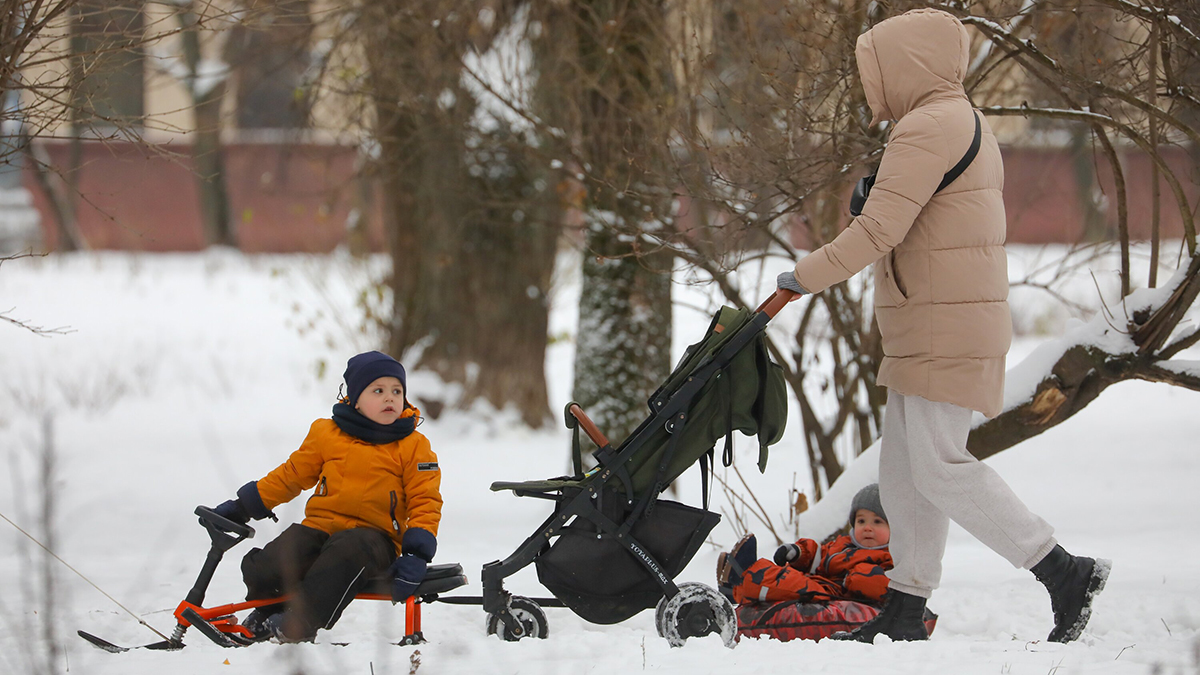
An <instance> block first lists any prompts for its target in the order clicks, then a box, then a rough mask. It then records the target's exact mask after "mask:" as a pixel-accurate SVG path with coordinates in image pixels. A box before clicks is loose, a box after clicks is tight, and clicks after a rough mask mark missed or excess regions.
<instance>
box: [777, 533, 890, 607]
mask: <svg viewBox="0 0 1200 675" xmlns="http://www.w3.org/2000/svg"><path fill="white" fill-rule="evenodd" d="M796 546H799V547H800V557H799V558H796V559H795V560H793V561H791V562H789V563H788V565H789V566H791V567H793V568H795V569H797V570H800V571H801V572H805V573H808V574H815V575H817V576H821V577H825V578H826V579H829V580H832V581H835V582H840V583H841V586H842V588H843V589H845V594H844V595H842V596H841V597H844V598H850V599H865V600H873V601H876V602H878V601H879V600H882V599H883V596H884V594H885V593H887V586H888V578H887V576H885V575H884V572H886V571H887V570H890V569H892V554H891V553H888V550H887V549H886V548H880V549H866V548H859V547H858V546H856V545H855V544H854V541H853V540H851V539H850V535H848V534H843V535H841V536H839V537H836V538H835V539H834V540H833V541H830V542H828V543H826V544H825V545H821V544H818V543H817V542H816V541H814V540H812V539H801V540H800V541H797V542H796Z"/></svg>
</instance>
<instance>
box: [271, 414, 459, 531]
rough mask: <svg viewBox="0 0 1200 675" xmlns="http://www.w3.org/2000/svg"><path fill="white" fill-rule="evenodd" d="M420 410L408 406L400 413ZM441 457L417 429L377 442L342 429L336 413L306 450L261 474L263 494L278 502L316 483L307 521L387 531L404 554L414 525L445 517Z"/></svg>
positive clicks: (428, 525) (329, 527)
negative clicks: (408, 532)
mask: <svg viewBox="0 0 1200 675" xmlns="http://www.w3.org/2000/svg"><path fill="white" fill-rule="evenodd" d="M419 414H420V413H419V411H417V409H416V408H413V407H411V406H410V407H409V408H408V409H406V410H405V411H404V413H403V414H402V415H401V417H409V416H413V415H419ZM437 461H438V460H437V455H435V454H433V450H432V449H430V447H429V440H428V439H426V438H425V436H423V435H422V434H420V433H419V432H416V431H414V432H412V433H411V434H410V435H408V436H407V437H405V438H403V439H401V440H399V441H396V442H394V443H387V444H385V445H375V444H372V443H368V442H366V441H363V440H360V439H358V438H355V437H354V436H351V435H350V434H347V433H346V432H344V431H342V430H341V429H340V428H339V427H338V425H337V423H336V422H334V421H333V420H332V419H328V418H325V419H319V420H317V421H315V422H313V423H312V427H311V428H310V429H309V431H308V437H307V438H305V439H304V442H303V443H301V444H300V449H299V450H296V451H295V452H293V453H292V455H291V457H288V459H287V461H286V462H284V463H283V464H280V465H279V466H278V467H276V468H275V470H274V471H272V472H271V473H269V474H267V475H266V476H265V477H263V478H262V479H261V480H259V481H258V494H259V496H260V497H262V501H263V505H264V506H266V508H267V509H274V508H275V507H276V506H278V505H279V504H283V503H284V502H288V501H291V500H292V499H294V498H295V497H296V496H297V495H299V494H300V493H301V492H303V491H304V490H307V489H309V488H311V487H313V486H316V490H315V491H314V492H313V496H312V497H310V498H309V500H308V504H307V505H306V506H305V508H304V516H305V518H304V522H303V524H304V525H306V526H308V527H311V528H315V529H318V530H321V531H322V532H326V533H328V534H333V533H335V532H340V531H342V530H348V529H350V528H354V527H372V528H375V529H377V530H383V531H384V532H387V533H388V535H389V536H391V538H392V541H393V542H395V544H396V553H397V554H400V553H402V552H403V551H402V550H401V546H400V542H401V541H402V540H403V538H404V532H405V531H406V530H407V529H408V528H410V527H419V528H422V529H424V530H427V531H428V532H429V533H430V534H432V535H434V536H437V532H438V523H439V522H440V521H441V519H442V495H441V492H440V487H441V482H442V474H441V471H440V470H439V469H438V464H437Z"/></svg>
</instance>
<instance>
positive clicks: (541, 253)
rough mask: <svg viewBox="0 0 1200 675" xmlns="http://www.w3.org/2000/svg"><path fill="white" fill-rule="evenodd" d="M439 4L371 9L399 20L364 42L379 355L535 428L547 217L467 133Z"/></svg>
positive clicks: (541, 379)
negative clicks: (383, 244) (386, 278)
mask: <svg viewBox="0 0 1200 675" xmlns="http://www.w3.org/2000/svg"><path fill="white" fill-rule="evenodd" d="M448 7H450V5H446V6H445V7H441V6H439V5H438V3H432V4H431V5H430V6H421V7H413V6H410V5H405V6H404V7H393V6H392V3H388V2H378V3H375V4H373V5H372V6H371V9H372V10H373V11H378V12H381V14H379V20H378V23H379V25H385V26H386V25H388V21H389V20H393V19H395V20H397V21H398V20H400V19H403V24H402V25H400V24H396V23H395V22H394V21H393V23H392V24H391V25H390V26H388V29H387V30H382V31H373V32H370V33H369V34H368V39H369V40H372V42H370V43H369V44H370V49H369V59H370V72H371V86H372V89H373V99H374V102H375V108H376V118H377V123H376V131H377V136H378V140H379V142H380V149H381V156H380V160H379V165H380V169H381V172H382V175H383V184H384V186H385V190H386V194H385V208H386V210H387V212H388V213H387V214H386V221H385V224H386V226H387V228H388V231H389V249H390V251H391V254H392V265H393V273H392V277H391V280H390V285H391V288H392V292H393V318H392V324H391V325H390V326H389V328H390V337H389V341H388V346H389V350H390V351H391V352H392V354H393V355H396V356H397V357H401V356H403V355H405V354H409V353H413V352H416V353H419V357H418V360H417V362H416V364H415V365H416V366H417V367H418V368H423V369H427V370H431V371H433V372H435V373H437V374H438V375H439V376H440V377H441V378H442V379H444V380H445V381H447V382H454V383H459V384H462V385H463V389H462V395H461V396H460V398H459V400H457V401H454V402H452V403H453V405H455V406H457V407H459V408H466V407H469V406H470V405H471V404H472V403H473V402H474V401H476V400H477V399H480V398H483V399H485V400H487V401H488V402H489V403H491V404H492V405H493V406H495V407H496V408H504V407H505V406H507V405H513V406H514V407H515V408H516V409H517V411H518V413H519V414H520V416H521V419H522V420H523V421H524V422H525V423H526V424H528V425H530V426H534V427H537V426H541V425H542V424H544V423H545V422H546V421H548V420H549V418H550V416H549V404H548V397H547V393H546V377H545V350H546V339H547V336H546V327H547V324H548V322H549V307H548V304H547V302H546V298H547V294H548V292H549V286H550V276H551V272H552V271H553V267H554V257H555V242H556V241H557V233H558V229H559V228H558V226H557V218H554V217H549V212H548V211H547V210H546V209H545V208H544V199H545V195H544V194H543V192H542V191H540V190H536V189H533V187H532V185H533V182H534V178H535V176H533V174H531V173H530V171H529V170H528V168H527V167H524V165H523V164H522V162H523V161H524V160H523V158H522V157H520V156H519V150H514V148H513V147H511V145H506V143H507V141H506V140H505V139H504V138H502V136H503V135H502V134H501V135H499V136H497V135H493V134H486V133H480V132H478V131H475V130H473V129H472V128H471V120H472V117H473V115H474V113H475V101H474V100H473V99H472V97H471V94H470V92H469V91H467V90H466V89H464V88H463V87H462V85H461V79H462V78H461V59H462V55H463V53H464V51H465V50H466V49H467V47H468V45H469V44H470V41H469V35H468V33H469V31H465V32H462V33H460V32H458V31H459V30H460V29H465V28H467V26H465V25H462V22H457V23H451V22H449V21H446V22H439V21H435V19H437V18H439V17H443V16H444V15H445V14H446V12H443V11H441V10H445V9H447V8H448ZM392 10H396V11H392ZM425 14H429V15H428V16H425ZM468 14H469V15H471V16H473V14H470V13H468ZM430 26H439V28H438V30H436V31H435V30H432V29H430ZM473 133H474V134H475V136H474V138H473V139H472V140H473V141H475V142H477V147H476V148H475V149H474V151H472V150H471V148H469V147H468V143H467V139H468V136H469V135H471V134H473ZM468 160H470V162H471V166H469V165H468ZM480 162H483V164H480ZM484 164H486V166H484ZM475 166H479V167H480V169H479V170H478V171H472V168H474V167H475ZM523 167H524V168H523ZM490 169H496V170H495V171H490ZM476 174H478V175H476Z"/></svg>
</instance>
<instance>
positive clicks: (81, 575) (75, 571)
mask: <svg viewBox="0 0 1200 675" xmlns="http://www.w3.org/2000/svg"><path fill="white" fill-rule="evenodd" d="M0 518H3V519H4V520H6V521H8V524H9V525H12V526H13V527H15V528H17V532H20V533H21V534H23V535H25V536H26V537H28V538H29V541H32V542H33V543H35V544H37V545H38V546H40V547H41V548H42V550H43V551H45V552H46V553H49V554H50V555H52V556H54V559H55V560H57V561H58V562H60V563H62V564H63V565H65V566H66V568H67V569H69V570H71V571H72V572H74V573H75V574H77V575H79V578H80V579H83V580H84V581H86V582H88V583H89V584H91V586H92V588H94V589H96V590H98V591H100V594H101V595H103V596H104V597H106V598H108V599H109V600H112V601H113V603H114V604H116V606H117V607H120V608H121V609H123V610H125V612H126V613H127V614H129V616H132V617H133V618H134V619H135V620H136V621H137V622H138V623H140V624H142V625H143V626H145V627H146V628H149V629H150V630H152V631H154V634H155V635H157V636H159V637H160V638H162V639H164V640H168V641H169V640H170V638H168V637H167V636H166V635H163V634H162V633H160V632H158V629H157V628H155V627H154V626H151V625H150V624H148V623H146V622H145V621H143V620H142V617H140V616H138V615H137V614H134V613H133V611H132V610H130V609H129V608H128V607H126V606H125V605H122V604H121V603H120V602H119V601H117V599H116V598H114V597H113V596H111V595H109V594H108V593H107V592H105V590H104V589H103V588H100V587H99V586H97V585H96V584H95V582H93V581H92V580H91V579H89V578H87V577H85V576H83V572H80V571H79V570H77V569H75V568H74V567H71V565H70V564H69V563H67V561H66V560H63V559H62V558H60V557H58V554H57V553H55V552H54V551H51V550H50V549H48V548H46V545H45V544H43V543H42V542H40V541H38V540H37V538H35V537H34V536H33V535H32V534H29V533H28V532H26V531H25V530H23V529H21V526H20V525H17V524H16V523H14V522H13V521H11V520H9V519H8V516H6V515H4V514H3V513H0Z"/></svg>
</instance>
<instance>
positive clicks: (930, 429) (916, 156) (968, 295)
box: [780, 9, 1109, 642]
mask: <svg viewBox="0 0 1200 675" xmlns="http://www.w3.org/2000/svg"><path fill="white" fill-rule="evenodd" d="M969 46H970V39H969V37H968V35H967V32H966V29H965V28H964V27H963V25H962V23H961V22H959V21H958V19H956V18H954V16H952V15H950V14H948V13H946V12H942V11H939V10H930V9H921V10H914V11H911V12H908V13H905V14H903V15H901V16H898V17H894V18H891V19H888V20H886V21H884V22H882V23H880V24H878V25H877V26H875V27H874V28H872V29H871V30H869V31H868V32H866V33H864V34H863V35H862V36H860V37H859V39H858V45H857V50H856V54H855V56H856V58H857V60H858V69H859V76H860V78H861V80H862V83H863V88H864V89H865V90H866V97H867V103H868V105H869V106H870V107H871V111H872V113H873V114H874V119H873V120H872V122H871V123H872V124H876V123H878V122H880V121H883V120H896V124H895V126H894V127H893V128H892V131H891V137H890V138H889V140H888V145H887V148H886V150H885V152H884V154H883V158H882V160H881V162H880V164H879V171H878V175H877V177H876V180H875V184H874V186H873V187H872V188H871V192H870V198H869V199H868V200H867V202H866V205H865V206H864V207H863V209H862V214H861V215H860V216H858V217H857V218H855V219H854V220H853V221H852V222H851V223H850V224H849V226H848V227H847V228H846V229H845V230H844V231H842V232H841V234H839V235H838V236H837V238H835V239H834V240H833V241H832V242H830V243H829V244H827V245H825V246H822V247H821V248H819V249H817V250H816V251H814V252H813V253H812V254H811V255H809V256H807V257H805V258H803V259H802V260H800V262H798V263H797V264H796V269H795V272H794V275H792V274H787V273H784V274H783V275H780V287H781V288H785V289H790V290H796V291H801V292H812V293H819V292H821V291H823V290H825V289H826V288H828V287H830V286H832V285H834V284H836V283H839V282H842V281H845V280H846V279H848V278H850V277H851V276H853V275H854V274H857V273H858V272H859V271H861V270H863V269H864V268H866V266H867V265H870V264H872V263H873V264H874V277H875V316H876V319H877V321H878V323H879V329H880V333H881V334H882V337H883V352H884V358H883V363H882V364H881V366H880V369H879V378H878V380H879V384H881V385H883V386H885V387H887V388H888V402H887V412H886V415H885V419H884V426H883V438H882V441H881V449H880V457H879V484H880V492H881V496H882V500H883V508H884V509H886V510H887V512H888V514H890V515H891V527H892V539H891V545H890V548H891V553H892V557H893V560H894V561H895V567H894V568H893V569H892V570H891V571H890V572H888V577H889V579H890V581H889V584H888V586H889V589H890V590H889V593H888V599H887V601H886V604H885V607H884V610H883V611H882V612H881V613H880V614H879V616H878V617H877V618H876V619H875V620H873V621H871V622H869V623H867V624H864V625H863V626H861V627H859V628H858V629H856V630H855V631H854V632H853V633H847V634H840V635H841V637H843V638H845V639H857V640H861V641H868V642H869V641H871V640H872V639H873V638H874V637H875V636H876V635H877V634H879V633H883V634H885V635H889V636H890V637H891V638H892V639H894V640H917V639H926V638H927V637H928V635H927V633H926V632H925V624H924V622H923V621H922V617H923V614H924V610H925V600H926V599H927V598H929V596H930V594H931V593H932V592H933V589H934V588H937V585H938V581H939V579H940V577H941V561H942V555H943V553H944V552H945V547H946V534H947V532H948V530H949V520H950V519H951V518H953V519H954V521H955V522H957V523H958V524H959V525H961V526H963V528H964V529H966V530H967V531H968V532H970V533H971V534H972V535H974V536H975V537H976V538H977V539H979V540H980V541H982V542H983V543H984V544H986V545H987V546H989V547H990V548H991V549H992V550H994V551H996V552H997V553H999V554H1000V555H1002V556H1004V557H1005V558H1006V559H1008V561H1009V562H1011V563H1012V564H1013V565H1015V566H1019V567H1025V568H1027V569H1031V570H1032V571H1033V573H1034V574H1035V575H1036V576H1037V578H1038V579H1039V580H1041V581H1042V582H1043V583H1044V584H1046V586H1047V588H1048V589H1049V590H1050V596H1051V603H1052V606H1053V609H1054V620H1055V626H1054V630H1053V631H1052V632H1051V633H1050V638H1049V639H1050V640H1053V641H1060V642H1067V641H1070V640H1073V639H1075V638H1076V637H1078V636H1079V634H1080V632H1081V631H1082V630H1083V627H1084V625H1085V624H1086V623H1087V620H1088V617H1089V615H1090V613H1091V598H1092V596H1094V595H1095V594H1096V593H1098V592H1099V590H1100V589H1101V588H1103V585H1104V582H1105V580H1106V578H1107V576H1108V565H1109V563H1108V561H1104V560H1101V561H1095V560H1092V559H1091V558H1082V557H1075V556H1071V555H1070V554H1068V553H1067V552H1066V551H1065V550H1063V548H1062V547H1061V546H1058V545H1057V542H1056V541H1055V539H1054V536H1053V528H1051V527H1050V525H1049V524H1047V523H1046V521H1044V520H1042V519H1041V518H1039V517H1038V516H1037V515H1035V514H1033V513H1032V512H1030V511H1029V509H1028V508H1027V507H1026V506H1025V505H1024V503H1022V502H1021V500H1020V499H1019V498H1017V496H1016V495H1015V494H1013V492H1012V490H1011V489H1010V488H1009V487H1008V485H1007V484H1006V483H1005V482H1004V480H1003V479H1002V478H1000V476H999V475H998V474H996V473H995V472H994V471H993V470H992V469H991V468H990V467H988V466H986V465H984V464H982V463H981V462H979V461H978V460H977V459H975V458H974V457H973V456H972V455H971V454H970V453H968V452H967V449H966V442H967V435H968V433H969V432H970V428H971V416H972V412H971V411H972V410H977V411H979V412H981V413H983V414H985V415H987V416H989V417H993V416H995V415H997V414H999V413H1000V411H1001V407H1002V405H1003V397H1004V357H1005V354H1006V353H1007V351H1008V347H1009V343H1010V341H1011V335H1012V325H1011V318H1010V315H1009V309H1008V299H1007V298H1008V266H1007V260H1006V256H1005V252H1004V237H1005V216H1004V202H1003V195H1002V189H1003V185H1004V167H1003V164H1002V161H1001V158H1000V148H999V146H998V145H997V143H996V137H995V136H994V135H993V134H992V131H991V128H990V127H989V126H988V124H987V122H986V121H985V120H983V119H982V118H981V117H980V118H979V125H980V127H981V130H982V134H981V136H982V137H981V142H980V146H979V150H978V154H977V155H976V157H975V158H974V160H973V161H972V162H971V164H970V165H969V166H968V167H967V168H966V170H965V171H964V172H963V173H962V174H961V175H960V176H959V177H958V178H957V179H956V180H954V181H953V182H952V183H950V184H949V185H948V186H946V187H945V188H944V189H942V190H941V191H938V190H937V188H938V185H939V183H941V181H942V179H943V177H944V176H945V174H946V173H948V172H949V171H950V169H951V167H953V166H955V164H957V163H958V162H959V160H960V159H962V158H963V156H964V155H965V154H967V150H968V148H969V147H970V146H971V144H972V140H973V138H974V135H975V128H976V119H975V116H976V115H977V113H975V111H974V110H973V109H972V107H971V103H970V101H969V100H968V98H967V95H966V92H965V91H964V89H963V84H962V83H963V77H964V75H965V73H966V70H967V63H968V56H969ZM797 283H798V285H797ZM835 637H837V636H835Z"/></svg>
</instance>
